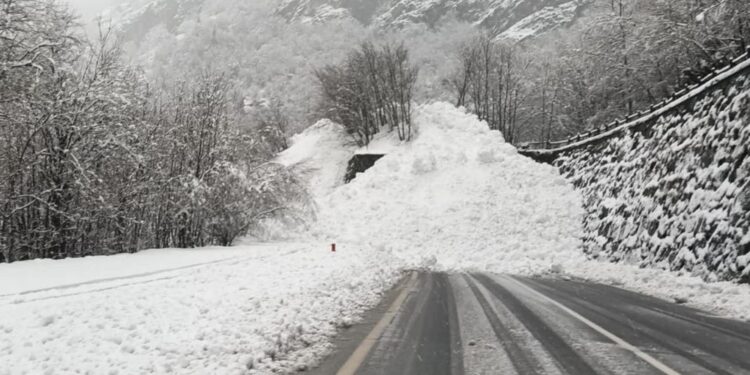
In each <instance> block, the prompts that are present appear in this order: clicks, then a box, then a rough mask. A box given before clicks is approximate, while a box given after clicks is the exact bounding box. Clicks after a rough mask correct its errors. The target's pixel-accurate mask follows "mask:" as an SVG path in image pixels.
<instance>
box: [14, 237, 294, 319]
mask: <svg viewBox="0 0 750 375" xmlns="http://www.w3.org/2000/svg"><path fill="white" fill-rule="evenodd" d="M299 251H300V250H299V249H296V250H290V251H287V252H284V253H279V254H273V255H260V256H258V255H255V256H237V257H230V258H226V259H219V260H214V261H211V262H204V263H196V264H191V265H187V266H181V267H174V268H169V269H163V270H157V271H152V272H144V273H139V274H134V275H127V276H118V277H111V278H103V279H95V280H89V281H84V282H80V283H73V284H66V285H60V286H54V287H49V288H42V289H36V290H28V291H24V292H21V293H16V294H3V295H0V301H1V302H2V303H0V306H3V305H21V304H26V303H33V302H39V301H46V300H53V299H59V298H65V297H75V296H80V295H86V294H93V293H99V292H105V291H110V290H115V289H120V288H126V287H131V286H138V285H146V284H151V283H156V282H161V281H166V280H173V279H177V278H180V277H183V276H186V275H189V273H187V272H184V271H193V270H196V269H200V268H205V267H210V266H217V265H230V266H232V265H239V264H242V263H244V262H249V261H257V260H258V259H265V258H268V257H271V256H286V255H291V254H294V253H296V252H299ZM172 272H175V273H176V274H174V275H170V276H165V277H158V278H151V276H156V275H161V274H169V273H172ZM144 278H145V279H146V280H139V281H135V282H128V283H124V284H119V283H118V284H114V285H108V286H106V287H96V288H94V289H87V290H83V291H77V292H70V293H62V294H54V295H50V296H43V297H37V298H33V297H32V298H28V299H27V298H24V297H26V296H33V295H35V294H44V293H48V292H56V291H65V290H70V289H76V288H83V287H87V286H96V285H98V284H107V283H116V282H118V281H127V280H137V279H144Z"/></svg>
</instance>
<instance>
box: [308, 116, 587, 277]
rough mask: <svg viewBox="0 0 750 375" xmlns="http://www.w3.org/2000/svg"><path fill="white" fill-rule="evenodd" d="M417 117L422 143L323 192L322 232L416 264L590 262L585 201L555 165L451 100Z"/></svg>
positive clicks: (537, 266) (536, 269)
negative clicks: (521, 149)
mask: <svg viewBox="0 0 750 375" xmlns="http://www.w3.org/2000/svg"><path fill="white" fill-rule="evenodd" d="M415 123H416V127H417V128H418V131H419V134H418V136H417V137H416V140H414V141H413V142H411V143H406V144H404V145H402V146H401V147H396V148H393V151H392V152H391V153H389V154H388V155H386V156H385V157H384V158H383V159H381V160H379V161H378V162H377V163H376V164H375V166H374V167H373V168H371V169H370V170H368V171H367V172H366V173H363V174H360V175H359V176H358V177H357V178H356V179H355V180H354V181H352V182H351V183H350V184H348V185H343V186H340V187H338V188H337V189H335V190H334V191H333V192H332V193H330V194H325V195H319V196H317V200H318V202H317V203H318V206H319V207H318V209H319V216H318V219H319V220H318V225H317V227H316V228H315V229H314V231H313V234H314V235H315V236H317V237H318V238H319V239H326V240H330V241H332V242H349V243H361V244H369V245H371V246H372V247H374V248H375V249H378V250H381V251H385V252H390V253H391V254H393V256H394V257H396V258H400V259H403V260H404V262H405V263H404V264H405V266H406V267H407V268H414V267H417V268H419V267H428V268H430V269H435V270H456V271H459V270H492V271H495V272H509V273H515V274H531V273H540V272H545V271H549V270H550V269H559V268H560V267H565V265H566V264H570V263H575V262H583V261H585V258H584V256H583V255H582V252H581V251H580V237H581V218H582V214H583V210H582V208H581V202H580V198H579V196H578V194H577V193H576V192H575V191H574V190H573V189H572V187H570V186H569V185H568V184H567V183H566V182H565V180H564V179H562V178H561V177H560V175H559V173H558V172H557V170H556V169H555V168H553V167H551V166H548V165H543V164H538V163H536V162H534V161H532V160H531V159H528V158H526V157H523V156H521V155H519V154H518V153H517V152H516V149H515V148H514V147H512V146H511V145H509V144H507V143H505V142H504V140H503V138H502V135H501V134H500V133H499V132H497V131H490V130H489V129H488V127H487V125H486V124H485V123H484V122H481V121H479V120H478V119H477V118H476V117H475V116H473V115H470V114H466V113H464V112H463V111H462V110H460V109H457V108H455V107H454V106H452V105H450V104H447V103H436V104H430V105H426V106H423V107H421V108H420V109H419V110H417V113H415ZM317 152H319V153H323V154H327V153H328V152H329V151H328V150H318V151H317Z"/></svg>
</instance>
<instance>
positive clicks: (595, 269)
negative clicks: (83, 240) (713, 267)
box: [0, 103, 750, 374]
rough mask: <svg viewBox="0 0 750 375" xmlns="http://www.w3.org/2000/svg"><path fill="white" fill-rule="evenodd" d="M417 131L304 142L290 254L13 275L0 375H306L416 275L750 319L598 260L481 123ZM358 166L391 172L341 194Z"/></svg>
mask: <svg viewBox="0 0 750 375" xmlns="http://www.w3.org/2000/svg"><path fill="white" fill-rule="evenodd" d="M415 126H416V129H417V133H418V134H417V135H416V139H415V140H414V141H412V142H410V143H404V144H401V143H400V142H398V141H397V140H396V139H395V138H394V137H393V136H392V134H391V135H389V134H383V135H381V136H380V138H378V139H376V140H374V141H373V143H372V144H371V145H370V146H369V148H367V149H358V148H357V147H355V146H353V145H352V144H351V142H350V140H349V138H348V137H347V136H346V135H345V134H344V131H343V128H342V127H340V126H338V125H337V124H334V123H331V122H330V121H323V122H320V123H319V124H317V125H315V126H313V127H311V128H309V129H308V130H306V131H305V132H303V133H302V134H300V135H298V136H296V137H295V138H294V139H293V145H292V147H291V148H290V149H289V150H287V151H285V152H284V153H282V154H281V155H280V156H279V158H278V159H277V161H278V162H279V163H282V164H285V165H288V166H292V167H294V168H296V169H297V170H299V171H300V173H302V174H303V177H304V179H305V180H306V181H307V183H308V184H309V186H310V193H311V195H312V196H313V199H314V201H315V203H316V219H315V220H313V221H311V222H310V223H309V225H308V226H306V227H304V228H297V231H296V235H295V236H294V237H295V238H294V239H293V241H292V242H266V243H250V242H246V243H245V244H241V245H238V246H235V247H233V248H227V249H220V248H205V249H195V250H176V249H171V250H153V251H144V252H141V253H138V254H133V255H118V256H112V257H93V258H83V259H67V260H63V261H49V260H45V261H29V262H18V263H14V264H2V265H0V362H2V363H4V364H12V365H11V366H3V368H2V369H0V374H5V373H7V374H17V373H29V374H36V373H57V374H62V373H90V374H100V373H109V374H132V373H222V374H232V373H237V374H240V373H258V374H260V373H269V372H291V371H298V370H303V369H305V368H308V367H310V366H313V365H314V364H315V363H316V362H317V361H318V360H319V359H320V358H321V357H322V356H323V355H324V354H325V353H327V351H329V350H330V348H331V344H330V342H331V339H332V338H333V337H334V335H335V334H336V332H337V329H339V328H341V327H346V326H348V325H351V324H352V323H353V322H355V321H356V320H357V319H358V317H360V316H361V314H362V313H363V312H364V311H366V310H367V309H368V308H370V307H372V306H373V305H375V304H376V303H377V302H378V301H379V300H380V298H381V297H382V295H383V293H385V292H386V291H387V290H389V289H390V288H391V287H392V286H394V285H395V284H396V283H397V282H398V280H399V279H400V277H401V276H402V275H403V273H404V272H405V271H406V270H413V269H426V270H434V271H448V272H468V271H487V272H498V273H511V274H520V275H553V276H556V277H571V278H583V279H588V280H594V281H600V282H605V283H609V284H615V285H619V286H623V287H625V288H629V289H633V290H636V291H641V292H646V293H650V294H654V295H657V296H660V297H664V298H669V299H672V298H678V299H684V300H685V301H687V302H688V303H690V304H692V305H695V306H698V307H702V308H706V309H710V310H712V311H715V312H717V313H720V314H723V315H725V316H731V317H737V318H747V316H745V315H744V314H746V311H750V292H748V289H747V288H742V287H740V286H737V285H734V284H730V283H714V284H706V283H704V282H702V281H700V279H698V278H693V277H690V276H687V275H677V274H673V273H669V272H666V271H660V270H641V269H638V268H636V267H633V266H627V265H615V264H609V263H601V262H594V261H589V260H587V259H586V258H585V257H584V255H583V253H582V251H581V249H580V246H581V240H580V238H581V236H582V232H581V231H582V229H581V221H582V215H583V214H584V212H583V209H582V208H581V207H582V205H581V197H580V196H579V194H578V193H577V192H576V191H575V190H574V189H573V188H572V187H571V186H569V185H568V184H567V183H566V182H565V180H564V179H563V178H562V177H561V176H560V175H559V174H558V172H557V170H556V169H555V168H553V167H552V166H549V165H543V164H538V163H536V162H534V161H532V160H530V159H528V158H525V157H523V156H521V155H519V154H518V152H517V151H516V149H515V148H514V147H512V146H511V145H509V144H507V143H505V142H504V141H503V137H502V135H501V134H500V133H499V132H496V131H490V130H489V129H488V126H487V125H486V124H485V123H483V122H480V121H478V120H477V118H476V117H475V116H474V115H470V114H467V113H465V112H464V111H463V110H461V109H457V108H455V107H453V106H452V105H450V104H446V103H435V104H430V105H425V106H422V107H419V108H418V109H417V110H416V113H415ZM357 152H360V153H385V154H386V156H385V157H383V158H382V159H380V160H379V161H378V162H377V163H376V164H375V166H374V167H372V168H371V169H369V170H368V171H367V172H365V173H362V174H360V175H359V176H357V178H356V179H355V180H354V181H352V182H351V183H349V184H343V176H344V173H345V169H346V163H347V161H348V160H349V158H351V156H352V155H353V154H355V153H357ZM248 241H249V240H248ZM333 243H336V244H337V249H336V250H337V251H336V252H332V251H331V244H333Z"/></svg>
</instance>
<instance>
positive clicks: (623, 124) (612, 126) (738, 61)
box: [519, 46, 750, 154]
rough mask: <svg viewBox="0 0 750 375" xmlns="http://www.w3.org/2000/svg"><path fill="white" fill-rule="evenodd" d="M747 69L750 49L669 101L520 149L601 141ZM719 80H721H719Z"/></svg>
mask: <svg viewBox="0 0 750 375" xmlns="http://www.w3.org/2000/svg"><path fill="white" fill-rule="evenodd" d="M740 65H746V66H743V67H742V68H741V69H739V70H738V71H737V72H732V73H731V74H728V75H726V76H725V77H722V75H724V74H727V73H730V71H732V70H733V69H736V68H738V67H739V66H740ZM747 68H750V46H749V47H748V48H747V50H746V52H745V53H744V54H742V55H740V56H738V57H736V58H734V59H732V60H731V61H730V62H729V64H727V65H725V66H723V67H721V68H716V69H714V70H712V71H711V72H710V73H708V74H707V75H705V76H704V77H702V78H701V79H700V80H699V82H700V83H694V84H690V85H686V86H683V87H681V88H680V90H678V91H675V92H674V93H673V94H672V95H671V96H670V97H669V98H666V99H664V100H662V101H660V102H658V103H655V104H652V105H651V106H650V107H649V108H648V109H646V110H641V111H638V112H636V113H632V114H629V115H627V116H626V117H625V118H622V119H618V120H615V121H613V122H611V123H609V124H606V125H602V126H599V127H596V128H594V129H591V130H587V131H585V132H582V133H579V134H576V135H574V136H571V137H569V138H567V139H562V140H557V141H544V142H528V143H524V144H521V145H520V146H519V150H520V151H521V152H530V153H540V154H541V153H545V154H551V153H557V152H561V151H566V150H569V149H573V148H577V147H583V146H586V145H588V144H589V143H591V142H593V141H596V140H599V139H600V136H602V135H604V134H609V135H612V134H610V133H616V132H619V131H620V130H623V129H628V128H630V127H632V126H634V125H636V124H640V123H643V122H645V121H648V120H650V119H651V118H653V117H654V116H655V115H656V114H658V115H659V116H661V115H664V114H666V113H668V112H670V111H672V110H674V109H676V108H679V105H680V104H682V103H684V102H685V101H687V100H688V99H692V98H693V97H695V96H697V95H698V94H696V93H695V91H696V90H698V89H699V88H701V87H702V86H703V90H702V91H701V92H700V94H703V93H704V92H705V90H706V89H708V88H710V87H713V86H715V85H717V84H719V83H721V82H724V81H725V80H727V79H731V78H733V77H734V76H735V75H736V74H737V73H740V72H742V71H744V70H745V69H747ZM718 78H720V79H719V80H716V79H718ZM715 80H716V81H715Z"/></svg>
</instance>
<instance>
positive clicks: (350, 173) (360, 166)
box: [344, 154, 385, 184]
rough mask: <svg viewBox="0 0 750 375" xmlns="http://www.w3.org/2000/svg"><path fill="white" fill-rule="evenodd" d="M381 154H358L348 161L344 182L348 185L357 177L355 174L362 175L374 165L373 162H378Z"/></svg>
mask: <svg viewBox="0 0 750 375" xmlns="http://www.w3.org/2000/svg"><path fill="white" fill-rule="evenodd" d="M383 156H385V155H383V154H358V155H354V157H352V158H351V160H349V165H348V166H347V167H346V175H345V176H344V182H345V183H347V184H348V183H349V182H351V181H352V180H353V179H355V178H356V177H357V173H362V172H364V171H366V170H368V169H370V168H372V166H373V165H375V162H377V161H378V160H380V159H381V158H382V157H383Z"/></svg>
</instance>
